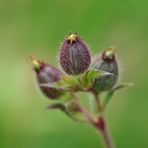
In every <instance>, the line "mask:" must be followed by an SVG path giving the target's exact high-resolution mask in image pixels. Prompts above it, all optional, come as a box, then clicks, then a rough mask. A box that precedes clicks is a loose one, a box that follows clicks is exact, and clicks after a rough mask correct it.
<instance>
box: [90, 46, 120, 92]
mask: <svg viewBox="0 0 148 148" xmlns="http://www.w3.org/2000/svg"><path fill="white" fill-rule="evenodd" d="M91 68H92V69H96V70H102V71H105V72H108V73H110V74H109V75H105V76H102V77H100V78H95V79H94V80H93V83H94V84H93V88H94V90H95V91H96V92H101V91H108V90H110V89H112V88H113V87H114V86H115V84H116V83H117V80H118V77H119V68H118V63H117V60H116V56H115V47H110V48H108V49H107V50H105V51H103V52H102V53H101V54H100V55H99V56H98V57H97V58H95V60H94V61H93V63H92V66H91Z"/></svg>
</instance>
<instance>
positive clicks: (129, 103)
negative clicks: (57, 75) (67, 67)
mask: <svg viewBox="0 0 148 148" xmlns="http://www.w3.org/2000/svg"><path fill="white" fill-rule="evenodd" d="M147 26H148V1H146V0H124V1H123V0H110V1H109V0H108V1H105V0H88V1H86V0H73V1H70V0H0V148H69V147H70V148H76V147H81V148H91V147H92V148H99V147H103V144H102V141H101V137H100V136H98V134H97V133H96V131H95V130H94V129H93V128H92V127H91V126H89V125H87V124H82V123H75V122H73V121H71V120H70V119H69V118H67V117H66V116H65V115H64V114H62V113H61V112H59V111H51V112H46V111H43V109H44V107H45V106H47V105H48V104H49V103H50V101H49V100H48V99H46V98H45V97H44V96H42V95H41V93H40V92H39V90H38V88H37V86H36V83H35V79H34V77H33V76H34V75H33V71H32V69H31V66H30V65H29V63H28V62H27V60H26V57H27V56H28V55H34V56H37V57H39V58H42V59H44V60H45V61H48V62H50V63H51V64H54V65H58V60H57V55H58V49H59V45H60V43H61V41H62V40H63V37H64V36H65V35H67V34H68V33H69V32H70V31H72V32H78V33H79V35H80V36H82V38H84V39H85V41H86V42H87V43H88V45H89V46H90V48H91V51H92V55H93V54H95V53H97V52H99V51H101V50H104V49H106V48H108V47H109V46H110V45H112V44H114V45H115V46H116V47H117V54H118V59H120V65H121V73H122V74H121V81H123V82H133V83H134V84H135V85H134V87H130V88H129V89H125V90H122V91H120V92H117V93H116V95H115V96H114V98H113V100H112V102H111V103H110V105H109V108H108V110H107V112H106V116H107V120H108V126H109V128H110V131H111V134H112V136H113V139H114V141H115V143H116V145H117V147H118V148H147V147H148V140H147V138H148V115H147V114H148V100H147V99H148V88H147V86H148V85H147V83H148V77H147V75H148V65H147V59H148V55H147V54H148V29H147ZM56 63H57V64H56Z"/></svg>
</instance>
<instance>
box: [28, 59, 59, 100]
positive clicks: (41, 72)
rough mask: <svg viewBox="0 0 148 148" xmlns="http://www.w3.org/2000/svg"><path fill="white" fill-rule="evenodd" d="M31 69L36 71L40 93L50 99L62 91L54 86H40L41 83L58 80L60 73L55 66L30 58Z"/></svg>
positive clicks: (55, 97)
mask: <svg viewBox="0 0 148 148" xmlns="http://www.w3.org/2000/svg"><path fill="white" fill-rule="evenodd" d="M30 60H31V63H32V65H33V69H34V71H35V72H36V78H37V81H38V85H39V87H40V90H41V91H42V93H43V94H44V95H45V96H47V97H48V98H50V99H57V98H59V97H60V96H61V94H62V92H61V91H59V90H58V89H56V88H52V87H46V86H41V84H50V83H53V82H56V81H58V80H60V78H61V76H62V73H61V72H60V71H59V70H58V69H57V68H55V67H53V66H51V65H49V64H47V63H44V62H42V61H41V60H38V59H35V58H32V57H31V58H30Z"/></svg>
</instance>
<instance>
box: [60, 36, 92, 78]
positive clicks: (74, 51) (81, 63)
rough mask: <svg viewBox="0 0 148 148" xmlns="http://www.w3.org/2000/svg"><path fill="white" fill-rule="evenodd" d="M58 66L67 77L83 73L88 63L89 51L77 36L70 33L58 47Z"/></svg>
mask: <svg viewBox="0 0 148 148" xmlns="http://www.w3.org/2000/svg"><path fill="white" fill-rule="evenodd" d="M59 59H60V65H61V67H62V68H63V70H64V71H65V72H66V73H67V74H69V75H79V74H82V73H84V72H85V71H86V70H87V69H88V67H89V65H90V63H91V56H90V51H89V49H88V47H87V45H86V44H85V42H84V41H83V40H82V39H81V38H80V37H79V36H78V35H77V34H72V33H70V35H69V36H66V37H65V40H64V42H63V43H62V44H61V47H60V54H59Z"/></svg>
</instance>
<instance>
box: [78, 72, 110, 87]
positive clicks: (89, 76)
mask: <svg viewBox="0 0 148 148" xmlns="http://www.w3.org/2000/svg"><path fill="white" fill-rule="evenodd" d="M108 74H109V73H107V72H104V71H101V70H88V71H86V72H85V73H84V74H83V75H82V76H81V77H80V82H81V84H82V85H83V86H84V87H86V88H89V87H92V85H93V79H94V78H99V77H102V76H104V75H108Z"/></svg>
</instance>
